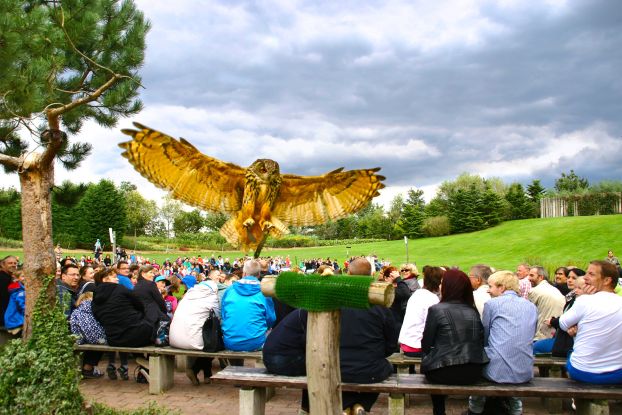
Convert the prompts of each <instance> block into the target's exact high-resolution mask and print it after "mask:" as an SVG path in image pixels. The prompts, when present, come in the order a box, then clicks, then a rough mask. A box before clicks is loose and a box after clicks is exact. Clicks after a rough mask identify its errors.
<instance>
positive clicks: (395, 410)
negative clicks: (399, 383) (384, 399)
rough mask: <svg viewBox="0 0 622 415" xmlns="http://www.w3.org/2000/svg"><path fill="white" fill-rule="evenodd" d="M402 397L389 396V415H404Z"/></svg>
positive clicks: (396, 395)
mask: <svg viewBox="0 0 622 415" xmlns="http://www.w3.org/2000/svg"><path fill="white" fill-rule="evenodd" d="M404 396H405V395H404V394H402V393H390V394H389V415H404V413H405V405H406V403H405V402H404Z"/></svg>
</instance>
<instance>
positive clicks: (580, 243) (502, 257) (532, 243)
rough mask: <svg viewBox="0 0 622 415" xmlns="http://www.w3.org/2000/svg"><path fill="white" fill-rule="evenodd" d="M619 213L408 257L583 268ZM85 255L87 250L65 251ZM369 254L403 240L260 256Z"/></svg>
mask: <svg viewBox="0 0 622 415" xmlns="http://www.w3.org/2000/svg"><path fill="white" fill-rule="evenodd" d="M621 234H622V216H621V215H608V216H580V217H569V218H548V219H528V220H520V221H510V222H505V223H503V224H501V225H499V226H497V227H495V228H492V229H487V230H484V231H480V232H473V233H469V234H461V235H451V236H445V237H439V238H424V239H416V240H411V241H409V243H408V257H409V260H410V261H415V262H416V263H417V265H418V266H419V267H421V266H423V265H425V264H431V265H457V266H459V267H460V268H463V269H466V268H468V267H470V266H472V265H474V264H478V263H485V264H489V265H491V266H493V267H495V268H497V269H511V270H515V268H516V265H517V264H518V263H519V262H522V261H527V262H529V263H531V264H536V263H537V264H540V265H543V266H545V267H547V268H549V269H550V268H552V267H555V266H562V265H570V264H572V265H576V266H579V267H583V268H585V267H586V264H587V263H588V262H589V261H590V260H592V259H603V258H605V256H606V255H607V250H608V249H613V251H614V252H615V253H616V254H621V255H622V240H621V239H620V235H621ZM70 252H71V253H72V254H73V253H75V255H78V256H79V255H88V254H90V253H87V252H86V251H70ZM8 254H13V255H19V256H20V257H21V256H22V253H21V252H20V251H19V250H11V249H2V248H0V255H1V256H5V255H8ZM140 254H141V255H143V256H146V257H149V258H152V259H156V260H157V261H158V262H162V261H163V260H164V259H165V258H171V259H174V258H176V257H177V256H196V255H198V254H201V255H202V256H203V257H204V258H205V257H210V256H211V255H212V254H214V255H222V256H223V257H230V258H233V257H238V256H241V255H242V254H241V253H240V252H239V251H224V252H218V251H184V252H182V251H176V252H168V253H166V252H140ZM348 254H349V255H370V254H375V255H377V256H378V258H385V259H388V260H390V261H391V262H392V263H394V264H398V263H403V262H405V261H406V247H405V245H404V241H403V240H398V241H387V242H377V243H369V244H358V245H352V246H351V247H350V248H349V249H348V248H347V247H346V246H345V245H341V246H333V247H319V248H298V249H264V250H263V251H262V256H277V255H281V256H285V255H289V256H290V258H291V259H292V260H294V259H296V260H298V261H299V260H301V259H305V258H315V257H322V258H326V257H331V258H335V257H336V258H337V259H338V260H339V262H340V263H341V262H343V260H344V259H345V258H346V255H348Z"/></svg>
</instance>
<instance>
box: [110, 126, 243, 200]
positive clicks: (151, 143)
mask: <svg viewBox="0 0 622 415" xmlns="http://www.w3.org/2000/svg"><path fill="white" fill-rule="evenodd" d="M134 126H136V128H138V130H132V129H125V130H122V131H123V133H124V134H127V135H129V136H131V137H132V138H133V140H132V141H127V142H125V143H120V144H119V147H121V148H122V149H124V150H125V151H124V152H123V153H122V154H121V155H122V156H123V157H125V158H126V159H128V160H129V161H130V163H131V164H132V165H133V166H134V168H135V169H136V171H138V172H139V173H140V174H141V175H143V176H144V177H145V178H146V179H147V180H149V181H150V182H151V183H153V184H155V185H156V186H158V187H161V188H162V189H165V190H169V191H170V192H171V193H172V195H173V197H175V198H176V199H178V200H181V201H183V202H185V203H187V204H189V205H191V206H196V207H199V208H202V209H207V210H213V211H224V212H235V211H237V210H239V209H240V207H241V206H242V196H243V192H244V173H245V170H244V169H243V168H242V167H240V166H237V165H235V164H233V163H225V162H223V161H220V160H218V159H215V158H213V157H209V156H206V155H205V154H202V153H201V152H200V151H199V150H197V149H196V148H195V147H194V146H193V145H192V144H190V143H189V142H187V141H186V140H184V139H183V138H182V139H181V140H176V139H174V138H173V137H170V136H168V135H166V134H163V133H161V132H159V131H156V130H152V129H151V128H149V127H145V126H144V125H141V124H139V123H134Z"/></svg>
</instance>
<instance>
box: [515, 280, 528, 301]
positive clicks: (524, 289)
mask: <svg viewBox="0 0 622 415" xmlns="http://www.w3.org/2000/svg"><path fill="white" fill-rule="evenodd" d="M518 291H520V296H521V297H523V298H524V299H525V300H529V291H531V281H529V278H528V277H525V278H523V279H519V280H518Z"/></svg>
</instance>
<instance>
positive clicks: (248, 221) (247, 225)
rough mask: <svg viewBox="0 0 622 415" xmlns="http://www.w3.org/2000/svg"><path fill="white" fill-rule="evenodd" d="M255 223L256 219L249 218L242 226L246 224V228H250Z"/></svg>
mask: <svg viewBox="0 0 622 415" xmlns="http://www.w3.org/2000/svg"><path fill="white" fill-rule="evenodd" d="M254 224H255V220H254V219H253V218H248V219H246V220H245V221H244V222H243V223H242V226H244V227H245V228H250V227H251V226H253V225H254Z"/></svg>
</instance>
